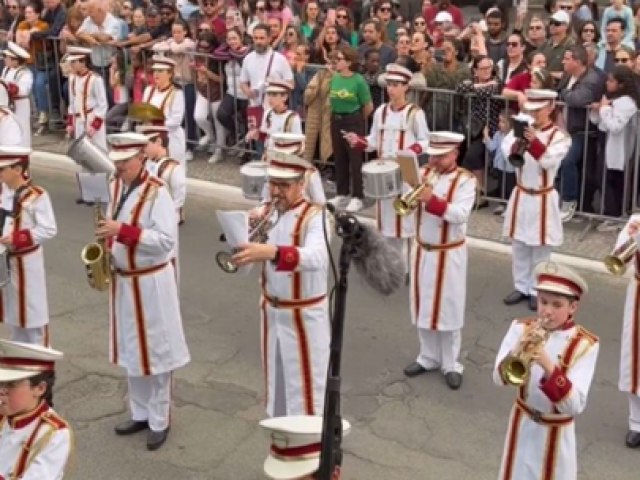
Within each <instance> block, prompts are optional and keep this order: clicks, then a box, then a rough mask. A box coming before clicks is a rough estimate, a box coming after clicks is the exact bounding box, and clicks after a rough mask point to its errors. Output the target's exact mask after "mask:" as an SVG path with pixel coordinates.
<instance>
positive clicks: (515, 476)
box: [493, 318, 599, 480]
mask: <svg viewBox="0 0 640 480" xmlns="http://www.w3.org/2000/svg"><path fill="white" fill-rule="evenodd" d="M535 320H536V319H534V318H531V319H523V320H514V321H513V323H512V324H511V326H510V328H509V331H508V332H507V334H506V336H505V337H504V339H503V340H502V344H501V345H500V350H499V351H498V355H497V357H496V363H495V366H494V369H493V381H494V382H495V384H496V385H504V382H503V380H502V374H501V369H502V361H503V360H504V358H505V357H506V356H507V354H508V353H510V352H512V351H514V350H515V349H516V348H517V347H518V345H519V341H520V339H521V337H522V335H523V333H524V331H525V328H526V326H527V325H528V324H529V322H532V321H535ZM544 350H545V352H546V353H547V354H548V355H549V357H550V358H551V359H553V360H554V361H556V360H557V362H558V363H557V365H558V367H557V368H556V370H555V371H554V373H553V375H551V376H550V377H549V378H548V379H546V378H545V372H544V370H543V369H542V367H540V366H539V365H538V364H537V363H533V364H532V365H531V371H530V377H529V379H528V381H527V383H526V384H525V385H523V386H522V387H521V388H520V389H519V390H518V397H517V399H516V402H515V404H514V406H513V408H512V409H511V416H510V419H509V428H508V430H507V436H506V441H505V446H504V452H503V456H502V465H501V467H500V475H499V476H498V479H499V480H540V479H558V480H560V479H561V480H575V479H576V478H577V474H578V473H577V472H578V468H577V459H576V435H575V428H574V417H575V416H576V415H578V414H580V413H582V412H583V411H584V409H585V407H586V406H587V395H588V393H589V388H590V386H591V380H592V379H593V373H594V371H595V368H596V360H597V357H598V350H599V343H598V338H597V337H596V336H595V335H593V334H592V333H590V332H589V331H587V330H586V329H585V328H583V327H582V326H576V325H573V324H572V323H571V324H568V325H567V326H566V328H564V329H559V330H555V331H553V332H551V333H550V336H549V339H548V340H547V341H546V342H545V344H544ZM565 366H566V367H565Z"/></svg>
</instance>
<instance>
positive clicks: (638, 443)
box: [624, 430, 640, 448]
mask: <svg viewBox="0 0 640 480" xmlns="http://www.w3.org/2000/svg"><path fill="white" fill-rule="evenodd" d="M624 442H625V443H626V444H627V447H629V448H638V447H640V432H634V431H633V430H629V431H628V432H627V436H626V438H625V439H624Z"/></svg>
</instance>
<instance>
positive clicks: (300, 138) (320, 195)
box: [262, 132, 327, 205]
mask: <svg viewBox="0 0 640 480" xmlns="http://www.w3.org/2000/svg"><path fill="white" fill-rule="evenodd" d="M305 139H306V137H305V135H304V134H303V133H280V132H278V133H272V134H271V136H270V141H271V144H272V149H273V150H277V151H279V152H283V153H288V154H291V155H297V156H302V155H303V154H304V148H305ZM304 196H305V198H306V199H307V201H309V202H311V203H315V204H316V205H324V204H325V203H327V197H326V196H325V194H324V187H323V186H322V178H321V177H320V172H319V171H318V169H317V168H315V167H314V166H313V165H311V168H310V169H308V170H307V171H306V172H305V173H304ZM262 197H263V202H265V203H269V202H270V201H271V197H270V196H269V184H268V183H267V184H265V186H264V191H263V195H262Z"/></svg>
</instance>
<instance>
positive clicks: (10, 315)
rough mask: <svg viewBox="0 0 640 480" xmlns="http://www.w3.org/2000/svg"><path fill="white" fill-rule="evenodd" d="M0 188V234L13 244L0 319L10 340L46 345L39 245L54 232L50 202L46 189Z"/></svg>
mask: <svg viewBox="0 0 640 480" xmlns="http://www.w3.org/2000/svg"><path fill="white" fill-rule="evenodd" d="M2 187H3V190H4V191H3V195H2V201H3V205H2V209H3V210H4V213H5V215H6V216H5V221H4V226H3V228H2V235H3V236H5V235H8V236H11V237H12V241H13V245H12V249H10V251H9V270H10V279H11V280H10V282H9V284H8V285H7V286H6V287H4V288H3V289H0V292H1V297H0V298H1V299H2V301H1V303H0V310H1V314H2V316H1V319H2V322H3V323H5V324H7V325H9V326H10V329H11V332H12V333H11V340H15V341H21V342H26V343H35V344H40V345H44V346H48V345H49V338H48V325H49V305H48V302H47V282H46V272H45V267H44V252H43V251H42V244H43V243H44V242H46V241H47V240H49V239H51V238H53V237H55V236H56V233H57V231H58V228H57V225H56V219H55V216H54V213H53V207H52V205H51V200H50V198H49V194H48V193H47V192H46V190H44V189H42V188H40V187H38V186H36V185H33V184H27V185H25V186H24V188H20V189H18V190H17V191H16V192H13V191H11V190H9V189H8V188H7V186H6V185H4V184H3V185H2ZM16 195H17V196H18V199H17V200H16ZM16 201H17V202H18V204H17V205H15V207H14V202H16Z"/></svg>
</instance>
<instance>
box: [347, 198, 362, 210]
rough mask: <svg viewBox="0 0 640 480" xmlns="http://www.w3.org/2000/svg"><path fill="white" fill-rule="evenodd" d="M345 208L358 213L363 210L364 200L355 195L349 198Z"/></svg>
mask: <svg viewBox="0 0 640 480" xmlns="http://www.w3.org/2000/svg"><path fill="white" fill-rule="evenodd" d="M345 210H346V211H347V212H349V213H356V212H359V211H360V210H362V200H360V199H359V198H357V197H353V198H352V199H351V200H349V204H348V205H347V206H346V207H345Z"/></svg>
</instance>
